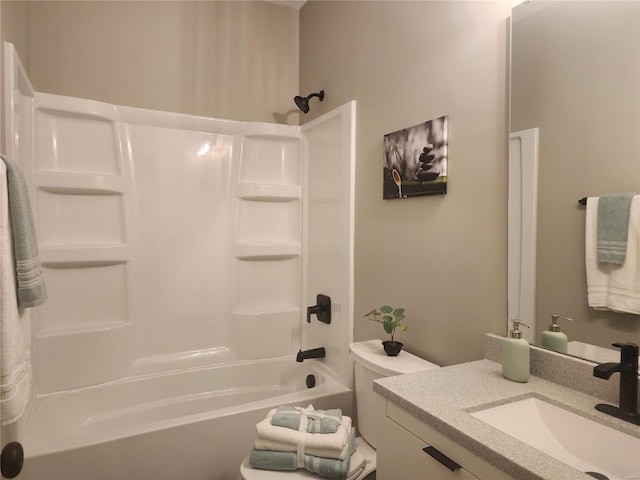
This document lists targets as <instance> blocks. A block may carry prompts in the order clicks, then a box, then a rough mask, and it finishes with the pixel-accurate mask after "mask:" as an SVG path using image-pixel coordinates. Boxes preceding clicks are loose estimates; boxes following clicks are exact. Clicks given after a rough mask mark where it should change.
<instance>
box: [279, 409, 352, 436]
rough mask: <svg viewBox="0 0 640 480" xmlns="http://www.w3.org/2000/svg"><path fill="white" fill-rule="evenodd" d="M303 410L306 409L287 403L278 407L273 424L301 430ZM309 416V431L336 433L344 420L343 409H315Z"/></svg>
mask: <svg viewBox="0 0 640 480" xmlns="http://www.w3.org/2000/svg"><path fill="white" fill-rule="evenodd" d="M303 410H305V409H303V408H300V407H289V406H286V405H285V406H281V407H278V409H277V410H276V413H274V414H273V417H272V418H271V425H275V426H277V427H285V428H290V429H292V430H299V429H300V415H301V414H302V411H303ZM307 417H308V418H307V433H335V432H337V431H338V427H339V426H340V424H341V422H342V410H340V409H339V408H333V409H329V410H313V411H312V412H309V415H308V416H307ZM313 417H315V418H313Z"/></svg>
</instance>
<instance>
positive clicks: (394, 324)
mask: <svg viewBox="0 0 640 480" xmlns="http://www.w3.org/2000/svg"><path fill="white" fill-rule="evenodd" d="M364 318H367V319H369V320H372V321H374V322H378V323H381V324H382V327H383V328H384V331H385V332H387V333H388V334H389V335H391V340H385V341H383V342H382V346H383V347H384V351H385V352H387V355H389V356H390V357H395V356H397V355H398V354H399V353H400V350H402V345H403V344H402V342H397V341H395V340H394V339H393V336H394V335H395V333H396V328H400V329H401V330H402V331H403V332H404V331H406V330H407V325H406V324H404V323H402V320H404V318H405V317H404V308H393V307H390V306H389V305H383V306H382V307H380V310H376V309H373V310H371V311H370V312H369V313H367V314H366V315H365V316H364Z"/></svg>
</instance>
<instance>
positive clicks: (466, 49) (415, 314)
mask: <svg viewBox="0 0 640 480" xmlns="http://www.w3.org/2000/svg"><path fill="white" fill-rule="evenodd" d="M511 6H512V2H505V1H495V2H486V1H483V2H473V1H459V2H457V1H456V2H453V1H452V2H400V1H399V2H367V1H364V2H361V1H356V2H323V1H309V2H307V3H306V4H305V5H304V6H303V7H302V9H301V10H300V90H301V91H302V92H305V93H306V92H311V91H318V90H320V89H324V90H325V93H326V97H325V100H324V102H322V103H320V102H318V101H317V99H314V100H312V102H311V112H310V113H309V114H308V115H306V116H305V118H304V121H308V120H309V119H312V118H314V117H315V116H316V115H320V114H322V113H323V112H325V111H327V110H330V109H332V108H334V107H335V106H337V105H340V104H341V103H343V102H345V101H347V100H351V99H355V100H356V101H357V102H358V119H357V125H358V126H357V134H356V138H357V145H356V152H357V153H356V154H357V160H356V162H357V163H356V243H355V248H356V259H355V285H356V291H355V319H354V323H355V337H356V340H360V339H366V338H376V337H381V336H384V335H385V334H384V332H383V331H382V329H381V328H380V326H379V325H378V324H374V323H372V322H368V321H366V320H364V319H362V315H363V314H365V313H367V312H368V311H370V310H371V309H372V308H374V307H379V306H380V305H383V304H385V303H389V304H392V305H393V306H403V307H405V308H406V309H407V321H408V323H409V330H408V331H407V332H404V333H400V334H399V335H398V336H397V339H398V340H400V341H402V342H404V343H405V345H406V347H407V349H408V350H409V351H412V352H414V353H417V354H419V355H421V356H424V357H426V358H428V359H429V360H432V361H434V362H436V363H438V364H442V365H445V364H452V363H457V362H463V361H467V360H472V359H477V358H481V357H482V336H483V333H485V332H497V333H501V332H503V331H504V330H505V327H504V325H505V318H506V304H507V298H506V292H507V286H506V272H507V252H506V245H507V158H508V151H507V137H508V135H507V132H508V122H507V119H508V92H507V78H508V68H507V65H508V52H507V46H508V18H509V15H510V9H511ZM441 115H448V116H449V178H448V193H447V194H446V195H445V196H442V197H440V196H439V197H417V198H409V199H402V200H382V162H383V159H382V139H383V135H384V134H386V133H389V132H393V131H395V130H399V129H401V128H405V127H408V126H412V125H415V124H418V123H421V122H424V121H427V120H430V119H433V118H436V117H439V116H441Z"/></svg>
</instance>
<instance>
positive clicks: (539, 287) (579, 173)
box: [510, 1, 640, 362]
mask: <svg viewBox="0 0 640 480" xmlns="http://www.w3.org/2000/svg"><path fill="white" fill-rule="evenodd" d="M510 127H511V132H512V134H513V132H521V131H525V130H529V129H536V128H537V129H538V137H537V138H538V149H537V152H538V155H537V158H538V168H537V172H538V173H537V189H536V191H535V192H534V193H533V198H534V199H535V198H537V201H535V202H534V203H535V205H534V212H535V210H536V209H537V215H534V217H533V218H534V220H533V221H534V228H533V229H532V233H531V234H529V236H533V235H535V237H534V238H525V237H526V235H527V234H526V233H525V231H526V230H525V229H522V230H520V231H521V232H522V238H521V239H518V242H520V243H519V245H520V246H522V247H524V246H525V244H526V243H527V242H529V243H530V244H533V245H535V246H534V248H533V249H532V251H535V256H533V255H532V263H533V265H534V266H535V291H534V292H532V291H528V292H526V293H527V294H528V295H530V296H531V299H535V301H532V304H531V311H532V316H533V318H534V319H535V325H536V326H535V332H532V333H533V339H534V343H536V344H540V338H541V334H542V332H543V331H545V330H548V328H549V326H550V324H551V315H552V314H557V315H560V316H563V317H571V318H572V319H573V320H574V321H573V322H567V321H565V322H562V321H560V322H559V323H560V324H561V328H562V331H563V332H564V333H565V334H566V335H567V336H568V339H569V342H570V344H569V345H570V348H569V353H570V354H576V355H578V356H583V357H585V358H587V359H590V360H594V361H597V362H601V361H611V360H610V359H603V358H601V357H593V356H592V355H590V354H589V353H588V352H587V351H583V350H599V349H598V348H597V347H604V348H606V349H609V350H605V351H604V353H605V354H607V353H608V354H611V355H613V359H614V360H615V359H619V353H618V352H617V350H615V349H613V347H611V344H612V343H613V342H634V343H639V342H640V315H635V314H627V313H616V312H611V311H598V310H594V309H593V308H590V307H589V306H588V305H587V285H586V270H585V246H584V243H585V215H586V209H585V207H583V206H581V205H579V204H578V200H580V199H581V198H583V197H597V196H600V195H604V194H607V193H619V192H636V193H640V2H635V1H571V2H566V1H558V2H555V1H532V2H527V3H523V4H521V5H518V6H516V7H514V8H513V10H512V31H511V125H510ZM510 184H511V182H510ZM510 188H511V187H510ZM522 201H523V202H524V201H525V198H524V197H523V199H522ZM510 208H511V207H510ZM536 217H537V221H536ZM511 223H512V220H511V216H510V231H511ZM536 230H537V232H536ZM531 240H533V241H531ZM510 262H512V260H511V254H510ZM510 269H511V264H510ZM531 288H533V287H531ZM571 342H577V343H575V344H574V346H575V347H576V348H574V349H572V348H571V345H572V343H571Z"/></svg>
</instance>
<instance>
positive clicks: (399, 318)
mask: <svg viewBox="0 0 640 480" xmlns="http://www.w3.org/2000/svg"><path fill="white" fill-rule="evenodd" d="M393 316H394V317H396V320H397V321H398V322H399V321H400V320H404V318H405V317H404V315H403V314H401V313H395V312H393Z"/></svg>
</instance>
